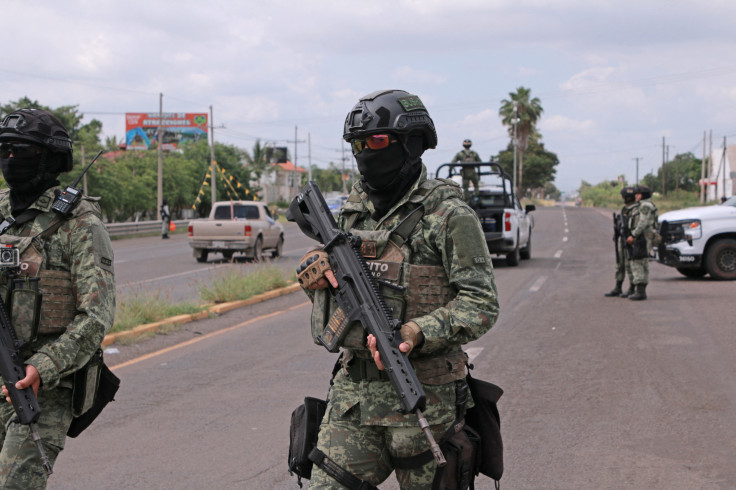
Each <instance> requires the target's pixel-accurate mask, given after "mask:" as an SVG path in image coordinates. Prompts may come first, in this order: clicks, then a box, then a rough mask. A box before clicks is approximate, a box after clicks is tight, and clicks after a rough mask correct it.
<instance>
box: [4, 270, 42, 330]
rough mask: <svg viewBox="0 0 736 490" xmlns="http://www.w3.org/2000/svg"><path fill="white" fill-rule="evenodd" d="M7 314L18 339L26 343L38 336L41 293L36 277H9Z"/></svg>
mask: <svg viewBox="0 0 736 490" xmlns="http://www.w3.org/2000/svg"><path fill="white" fill-rule="evenodd" d="M11 281H12V285H11V287H10V297H9V298H8V301H7V303H5V304H6V305H8V316H9V317H10V322H11V324H12V325H13V329H14V330H15V335H16V336H17V338H18V340H19V341H20V342H21V343H23V344H26V343H28V342H33V341H34V340H36V338H37V337H38V325H39V322H40V320H41V300H42V298H43V295H42V294H41V293H40V292H39V290H38V281H39V279H38V278H37V277H20V278H15V279H11Z"/></svg>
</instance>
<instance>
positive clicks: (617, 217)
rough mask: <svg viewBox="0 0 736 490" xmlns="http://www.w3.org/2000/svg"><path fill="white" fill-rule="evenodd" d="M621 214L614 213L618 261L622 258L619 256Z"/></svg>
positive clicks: (614, 237)
mask: <svg viewBox="0 0 736 490" xmlns="http://www.w3.org/2000/svg"><path fill="white" fill-rule="evenodd" d="M621 221H622V220H621V215H620V214H616V213H613V243H614V245H613V248H614V249H615V250H616V263H617V264H618V262H619V261H620V260H621V258H620V257H619V256H618V242H619V241H620V240H621Z"/></svg>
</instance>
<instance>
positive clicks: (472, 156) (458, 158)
mask: <svg viewBox="0 0 736 490" xmlns="http://www.w3.org/2000/svg"><path fill="white" fill-rule="evenodd" d="M458 162H460V163H473V162H480V156H479V155H478V154H477V153H476V152H474V151H473V150H466V149H465V148H463V149H462V150H460V151H459V152H458V153H457V155H455V158H453V159H452V162H451V163H458Z"/></svg>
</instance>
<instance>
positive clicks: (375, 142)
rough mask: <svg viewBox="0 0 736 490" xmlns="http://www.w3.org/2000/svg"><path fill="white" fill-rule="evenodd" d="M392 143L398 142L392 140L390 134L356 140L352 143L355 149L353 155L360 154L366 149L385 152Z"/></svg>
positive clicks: (373, 135)
mask: <svg viewBox="0 0 736 490" xmlns="http://www.w3.org/2000/svg"><path fill="white" fill-rule="evenodd" d="M391 141H396V140H392V139H391V136H389V135H388V134H372V135H370V136H366V137H365V138H355V139H353V140H352V141H350V144H351V145H352V147H353V153H360V152H361V151H363V150H364V149H365V148H366V147H368V148H370V149H371V150H383V149H384V148H386V147H388V145H390V144H391Z"/></svg>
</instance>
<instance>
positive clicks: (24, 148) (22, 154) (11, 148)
mask: <svg viewBox="0 0 736 490" xmlns="http://www.w3.org/2000/svg"><path fill="white" fill-rule="evenodd" d="M40 149H41V148H39V147H38V146H37V145H33V144H30V143H3V144H0V158H10V155H13V156H14V157H16V158H27V157H32V156H35V155H36V154H37V153H38V151H39V150H40Z"/></svg>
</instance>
